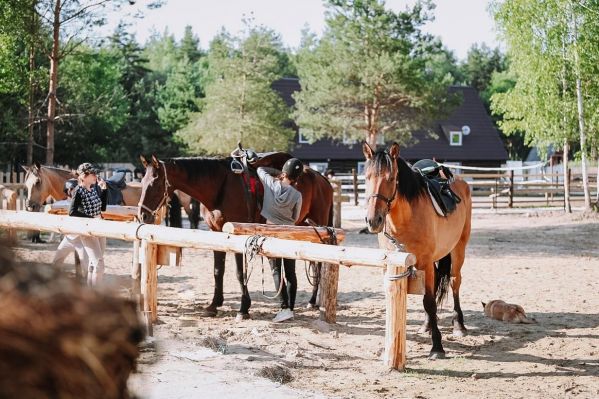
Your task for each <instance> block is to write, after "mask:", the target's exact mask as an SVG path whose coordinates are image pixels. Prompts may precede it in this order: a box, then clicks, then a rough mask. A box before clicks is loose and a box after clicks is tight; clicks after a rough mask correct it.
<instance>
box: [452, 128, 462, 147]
mask: <svg viewBox="0 0 599 399" xmlns="http://www.w3.org/2000/svg"><path fill="white" fill-rule="evenodd" d="M449 145H462V132H460V131H454V132H449Z"/></svg>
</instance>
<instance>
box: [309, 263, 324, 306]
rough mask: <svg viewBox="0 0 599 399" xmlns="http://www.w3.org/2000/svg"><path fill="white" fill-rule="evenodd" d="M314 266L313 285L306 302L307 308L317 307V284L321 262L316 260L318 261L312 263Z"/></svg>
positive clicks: (320, 271)
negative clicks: (310, 295)
mask: <svg viewBox="0 0 599 399" xmlns="http://www.w3.org/2000/svg"><path fill="white" fill-rule="evenodd" d="M314 268H315V270H316V276H315V278H314V281H313V282H314V285H313V286H312V297H311V298H310V301H309V302H308V308H309V309H318V305H319V304H318V303H317V302H316V300H317V298H318V286H319V285H320V276H321V273H322V263H321V262H318V263H314Z"/></svg>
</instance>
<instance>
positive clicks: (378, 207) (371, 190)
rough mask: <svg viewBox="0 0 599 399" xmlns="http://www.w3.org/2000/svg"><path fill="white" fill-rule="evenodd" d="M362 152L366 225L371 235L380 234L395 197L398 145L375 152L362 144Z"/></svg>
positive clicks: (366, 144)
mask: <svg viewBox="0 0 599 399" xmlns="http://www.w3.org/2000/svg"><path fill="white" fill-rule="evenodd" d="M362 150H363V152H364V157H365V158H366V165H365V168H364V175H365V178H366V223H367V225H368V230H369V231H370V232H371V233H380V232H381V231H383V228H384V227H385V217H386V216H387V214H388V213H389V210H390V209H391V206H392V204H393V202H394V201H395V199H396V197H397V175H398V168H397V158H399V145H398V144H397V143H394V144H393V145H391V147H390V148H389V149H388V150H380V151H376V152H375V151H374V150H373V149H372V148H371V147H370V146H369V145H368V143H364V144H363V145H362Z"/></svg>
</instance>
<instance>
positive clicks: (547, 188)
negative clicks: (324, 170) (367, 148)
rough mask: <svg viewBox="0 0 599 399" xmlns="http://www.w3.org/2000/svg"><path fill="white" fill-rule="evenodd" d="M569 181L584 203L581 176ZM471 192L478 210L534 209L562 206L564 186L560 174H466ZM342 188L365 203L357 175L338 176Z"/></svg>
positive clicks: (593, 178)
mask: <svg viewBox="0 0 599 399" xmlns="http://www.w3.org/2000/svg"><path fill="white" fill-rule="evenodd" d="M568 175H569V178H570V200H571V201H572V202H573V203H579V204H580V203H582V201H584V193H583V186H582V175H580V174H573V173H571V172H569V173H568ZM457 176H459V177H461V178H462V179H464V180H465V181H466V182H468V184H469V185H470V187H471V189H472V202H473V207H475V208H517V207H535V206H563V205H564V183H563V175H562V174H559V173H544V174H526V175H523V176H518V177H516V178H515V177H514V172H513V171H508V172H506V173H463V174H458V175H457ZM335 181H336V184H338V185H339V187H340V193H341V194H340V195H339V198H342V201H343V202H350V203H352V204H354V205H360V204H363V203H364V199H365V191H366V182H365V178H364V176H363V175H357V174H356V173H355V172H354V173H350V174H337V175H335ZM589 187H590V190H591V196H592V197H593V196H596V195H597V175H596V174H593V173H589Z"/></svg>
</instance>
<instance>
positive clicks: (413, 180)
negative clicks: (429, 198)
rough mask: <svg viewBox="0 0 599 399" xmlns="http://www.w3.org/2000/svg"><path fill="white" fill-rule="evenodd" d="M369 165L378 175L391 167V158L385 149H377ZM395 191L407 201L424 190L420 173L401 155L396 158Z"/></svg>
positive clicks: (424, 185) (416, 196)
mask: <svg viewBox="0 0 599 399" xmlns="http://www.w3.org/2000/svg"><path fill="white" fill-rule="evenodd" d="M368 162H369V163H370V165H369V167H371V168H373V171H374V173H375V175H377V176H380V175H382V174H383V173H385V171H386V170H390V169H392V166H393V158H391V155H390V154H389V152H388V151H386V150H380V151H377V152H376V153H375V154H374V156H373V157H372V159H371V160H369V161H368ZM396 181H397V193H398V194H399V195H401V196H402V197H404V198H405V199H406V200H407V201H408V202H411V201H413V200H415V199H416V198H418V197H420V196H421V195H422V194H424V193H425V192H426V183H425V182H424V178H423V177H422V175H421V174H420V173H417V172H415V171H414V170H413V169H412V167H411V166H410V165H409V164H408V163H407V162H406V161H405V160H404V159H403V158H401V157H398V158H397V179H396Z"/></svg>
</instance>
